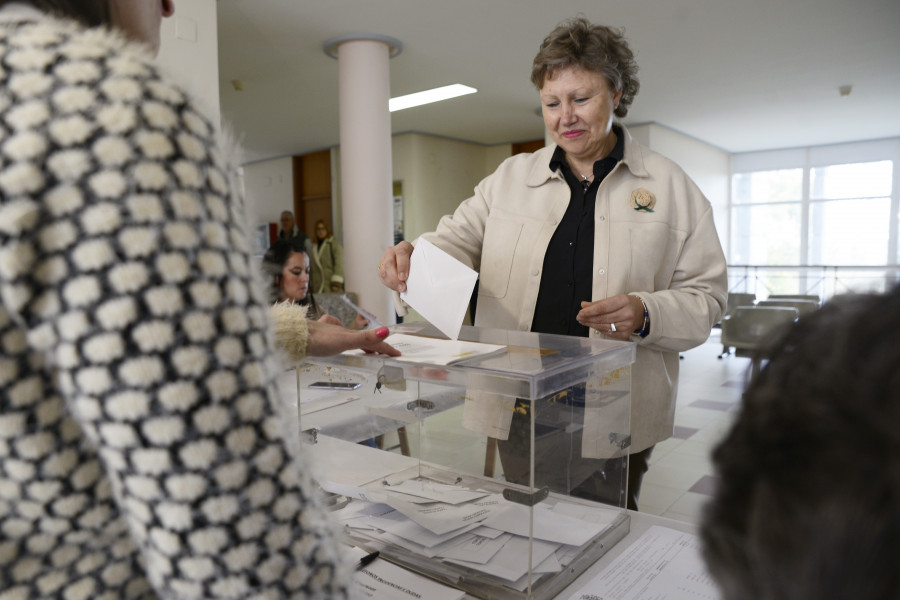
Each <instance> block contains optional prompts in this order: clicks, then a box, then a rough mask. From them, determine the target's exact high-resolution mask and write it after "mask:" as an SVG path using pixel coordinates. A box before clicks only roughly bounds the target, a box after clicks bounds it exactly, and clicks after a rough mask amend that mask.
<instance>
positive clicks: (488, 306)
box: [422, 128, 727, 452]
mask: <svg viewBox="0 0 900 600" xmlns="http://www.w3.org/2000/svg"><path fill="white" fill-rule="evenodd" d="M623 130H624V128H623ZM624 132H625V156H624V159H623V160H622V161H621V162H620V163H619V164H618V165H617V166H616V167H615V169H613V171H612V173H610V174H609V175H608V176H607V178H606V179H605V180H604V181H603V182H602V183H601V185H600V188H599V190H598V192H597V204H596V209H595V214H594V280H593V300H601V299H603V298H608V297H610V296H614V295H616V294H634V295H638V296H640V297H641V298H643V299H644V301H645V302H646V303H647V308H648V311H649V313H650V319H651V327H650V334H649V335H648V336H647V337H645V338H639V337H636V336H635V337H633V338H632V339H633V340H634V341H635V342H636V343H637V344H638V348H637V363H636V364H635V366H634V369H633V372H632V416H631V427H632V446H631V452H638V451H640V450H643V449H645V448H647V447H649V446H652V445H653V444H655V443H657V442H660V441H662V440H664V439H666V438H668V437H670V436H671V435H672V432H673V427H674V421H675V393H676V389H677V385H678V353H679V351H683V350H687V349H689V348H692V347H694V346H697V345H699V344H701V343H703V342H704V341H705V340H706V339H707V338H708V337H709V332H710V330H711V328H712V326H713V324H715V323H716V322H718V320H719V318H720V316H721V315H722V312H723V310H724V308H725V297H726V291H727V281H726V276H725V256H724V254H723V253H722V247H721V245H720V243H719V238H718V235H717V233H716V229H715V225H714V223H713V216H712V208H711V206H710V204H709V201H708V200H707V199H706V198H705V197H704V196H703V194H702V193H701V192H700V190H699V188H697V186H696V185H695V184H694V182H693V181H691V180H690V178H688V176H687V175H686V174H685V173H684V171H682V170H681V168H680V167H678V165H676V164H675V163H674V162H672V161H671V160H669V159H667V158H665V157H664V156H662V155H660V154H657V153H655V152H653V151H651V150H649V149H647V148H644V147H642V146H641V145H640V144H638V143H637V141H636V140H634V139H633V138H632V137H631V135H630V134H629V133H628V132H627V130H624ZM554 150H555V146H550V147H546V148H543V149H541V150H539V151H537V152H535V153H533V154H519V155H516V156H513V157H511V158H509V159H507V160H506V161H504V162H503V164H501V165H500V166H499V167H498V168H497V170H496V171H495V172H494V173H493V174H491V175H490V176H488V177H487V178H485V179H484V180H483V181H481V183H479V184H478V186H477V187H476V188H475V195H474V196H472V197H471V198H469V199H468V200H466V201H465V202H463V203H462V204H461V205H460V206H459V208H457V210H456V212H454V214H453V215H448V216H445V217H444V218H442V219H441V221H440V223H439V224H438V227H437V230H436V231H435V232H434V233H429V234H425V235H423V236H422V237H423V238H425V239H427V240H429V241H430V242H432V243H434V244H435V245H437V246H439V247H440V248H442V249H443V250H445V251H446V252H448V253H450V254H451V255H453V256H454V257H456V258H457V259H459V260H460V261H462V262H463V263H465V264H467V265H469V266H470V267H472V268H473V269H475V270H477V271H479V274H480V285H479V290H478V308H477V312H476V321H475V324H476V325H484V326H489V327H496V328H503V329H516V330H523V331H528V330H529V329H530V327H531V321H532V318H533V316H534V308H535V304H536V302H537V295H538V289H539V287H540V279H541V269H542V268H543V262H544V253H545V251H546V249H547V245H548V244H549V242H550V238H551V236H552V235H553V233H554V231H555V230H556V226H557V224H558V223H559V221H560V219H561V218H562V217H563V214H564V213H565V211H566V206H567V205H568V202H569V197H570V191H569V187H568V185H567V184H566V182H565V180H564V178H563V177H562V175H561V174H560V173H555V172H553V171H551V170H550V168H549V163H550V158H551V156H552V155H553V151H554ZM636 190H645V191H647V192H650V193H651V194H652V197H653V198H654V200H653V201H652V206H647V205H648V202H649V200H648V198H649V196H647V195H646V194H643V195H638V198H637V201H638V204H639V206H638V208H636V207H635V205H634V204H633V203H632V195H633V194H634V192H635V191H636ZM640 206H646V207H647V208H649V209H651V210H646V209H641V208H640ZM591 335H592V336H599V335H601V334H600V332H598V331H596V330H591Z"/></svg>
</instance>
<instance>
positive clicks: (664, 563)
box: [569, 525, 721, 600]
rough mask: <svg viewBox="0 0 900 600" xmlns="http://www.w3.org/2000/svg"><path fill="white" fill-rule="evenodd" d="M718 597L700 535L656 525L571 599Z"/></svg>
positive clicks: (695, 599) (697, 599) (684, 599)
mask: <svg viewBox="0 0 900 600" xmlns="http://www.w3.org/2000/svg"><path fill="white" fill-rule="evenodd" d="M597 597H600V598H608V599H609V600H641V599H642V598H653V599H654V600H718V599H719V598H721V594H720V593H719V589H718V587H717V586H716V584H715V582H714V581H713V580H712V578H711V577H710V576H709V574H708V572H707V571H706V567H705V566H704V564H703V559H702V558H701V555H700V540H699V539H698V538H697V536H696V535H694V534H691V533H684V532H682V531H676V530H674V529H669V528H668V527H662V526H659V525H654V526H652V527H650V529H648V530H647V531H645V532H644V534H643V535H642V536H641V537H639V538H638V539H637V540H635V542H634V543H632V544H631V545H630V546H629V547H628V548H627V549H626V550H625V551H624V552H623V553H622V554H620V555H619V556H617V557H616V559H615V560H614V561H613V562H611V563H610V564H609V565H608V566H607V567H606V568H605V569H603V571H601V572H600V573H599V574H598V575H597V576H596V577H594V578H593V579H592V580H591V581H589V582H588V583H587V585H585V586H584V587H583V588H581V589H580V590H579V591H578V592H576V593H575V594H574V595H572V596H571V597H570V598H569V600H588V599H591V598H597Z"/></svg>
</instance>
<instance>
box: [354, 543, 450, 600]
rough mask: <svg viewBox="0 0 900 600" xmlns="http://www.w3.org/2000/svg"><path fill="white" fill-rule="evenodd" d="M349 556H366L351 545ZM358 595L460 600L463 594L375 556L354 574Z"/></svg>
mask: <svg viewBox="0 0 900 600" xmlns="http://www.w3.org/2000/svg"><path fill="white" fill-rule="evenodd" d="M348 555H349V556H350V557H351V558H352V560H354V561H358V560H359V559H360V558H362V557H363V556H365V555H366V553H365V552H364V551H363V550H360V549H359V548H351V549H349V550H348ZM353 582H354V583H355V584H356V586H357V591H358V592H359V595H361V597H363V598H373V599H375V600H409V599H410V598H427V599H428V600H462V599H463V598H465V595H466V593H465V592H463V591H462V590H457V589H454V588H452V587H448V586H446V585H443V584H441V583H438V582H436V581H432V580H431V579H427V578H425V577H422V576H421V575H416V574H415V573H413V572H412V571H407V570H406V569H404V568H403V567H398V566H397V565H395V564H393V563H390V562H388V561H386V560H380V559H376V560H375V561H373V562H371V563H369V564H368V565H366V566H365V567H363V568H362V569H359V570H357V571H356V572H354V574H353Z"/></svg>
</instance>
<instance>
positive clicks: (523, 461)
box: [497, 388, 653, 510]
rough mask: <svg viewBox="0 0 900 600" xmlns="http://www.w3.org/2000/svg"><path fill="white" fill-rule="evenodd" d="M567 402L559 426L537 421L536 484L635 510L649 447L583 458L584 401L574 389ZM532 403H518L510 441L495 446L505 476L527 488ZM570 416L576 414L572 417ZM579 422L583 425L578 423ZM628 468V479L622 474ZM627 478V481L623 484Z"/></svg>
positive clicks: (648, 460) (562, 492) (651, 450)
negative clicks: (614, 455)
mask: <svg viewBox="0 0 900 600" xmlns="http://www.w3.org/2000/svg"><path fill="white" fill-rule="evenodd" d="M573 391H575V393H574V394H572V395H571V397H570V398H569V399H568V401H567V402H568V403H569V405H568V406H569V408H565V410H566V411H567V413H566V416H565V418H564V419H563V420H562V421H561V422H560V423H559V426H554V425H553V424H550V425H548V424H546V423H541V422H536V424H535V452H534V484H535V486H536V487H538V488H541V487H545V486H546V487H549V488H550V491H552V492H557V493H560V494H566V495H572V496H575V497H578V498H584V499H586V500H592V501H595V502H603V503H605V504H612V505H615V506H622V505H624V506H626V507H627V508H629V509H631V510H637V509H638V508H637V502H638V498H639V497H640V492H641V483H642V481H643V478H644V474H645V473H646V472H647V470H648V469H649V468H650V455H651V453H652V452H653V446H651V447H650V448H647V449H645V450H641V451H640V452H635V453H633V454H630V455H628V456H627V457H624V456H623V457H621V458H610V459H603V458H584V457H582V456H581V438H582V429H581V428H579V427H571V426H570V425H572V423H575V424H578V422H579V419H578V411H579V406H578V405H579V401H580V409H581V412H582V413H583V408H584V401H583V400H584V398H583V395H581V394H579V393H578V391H579V390H577V388H576V389H575V390H573ZM529 409H530V403H528V402H526V401H518V402H517V403H516V410H515V411H514V413H513V419H512V423H511V425H510V432H509V438H508V439H506V440H499V441H498V444H497V448H498V451H499V454H500V463H501V465H502V466H503V474H504V478H505V479H506V480H507V481H509V482H512V483H518V484H522V485H528V483H529V471H530V455H531V417H530V414H529ZM573 414H574V415H575V416H574V418H573ZM580 423H583V419H581V421H580ZM626 469H627V471H628V474H627V477H626V475H625V470H626ZM626 479H627V482H626Z"/></svg>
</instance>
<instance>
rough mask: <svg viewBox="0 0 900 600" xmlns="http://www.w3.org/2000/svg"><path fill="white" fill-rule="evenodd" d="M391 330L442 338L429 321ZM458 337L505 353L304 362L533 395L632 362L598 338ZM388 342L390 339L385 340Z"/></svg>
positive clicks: (628, 347)
mask: <svg viewBox="0 0 900 600" xmlns="http://www.w3.org/2000/svg"><path fill="white" fill-rule="evenodd" d="M395 333H403V334H411V335H416V336H422V337H431V338H437V339H446V336H444V335H443V334H442V333H440V332H439V331H438V330H437V329H435V328H434V327H433V326H432V325H430V324H428V323H418V322H413V323H403V324H400V325H395V326H393V327H392V328H391V335H392V336H393V335H394V334H395ZM459 339H460V340H465V341H472V342H480V343H484V344H491V345H499V346H504V347H505V351H502V352H499V353H491V354H488V355H486V356H473V357H472V358H469V359H466V360H462V361H459V362H456V363H454V364H449V365H438V364H433V363H427V362H423V363H415V362H408V361H407V360H400V359H395V358H391V357H388V356H384V355H373V354H353V355H347V354H340V355H337V356H333V357H326V358H309V359H308V361H309V362H312V363H317V364H321V365H327V366H332V367H341V366H344V367H352V368H354V369H363V370H370V371H373V372H377V371H378V370H379V369H381V368H382V367H383V366H384V365H388V366H390V367H393V368H396V369H402V370H403V371H404V375H405V378H406V379H411V380H416V381H423V382H433V383H437V384H441V385H454V384H456V385H467V386H468V387H470V388H472V389H478V390H480V391H483V392H491V393H497V394H503V395H507V396H512V397H516V398H526V399H536V398H541V397H543V396H547V395H549V394H552V393H554V392H556V391H558V390H560V389H564V388H566V387H568V386H571V385H575V384H577V383H579V382H582V381H584V380H585V378H586V377H587V375H588V374H589V373H590V372H592V371H594V370H596V369H606V370H607V371H613V370H615V369H619V368H622V367H627V366H628V365H630V364H632V363H633V362H634V360H635V354H636V351H635V345H634V344H631V343H628V342H618V341H613V340H604V339H597V338H581V337H573V336H563V335H552V334H544V333H531V332H526V331H509V330H505V329H491V328H486V327H472V326H468V325H463V327H462V329H461V331H460V335H459ZM388 341H390V338H389V340H388Z"/></svg>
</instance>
